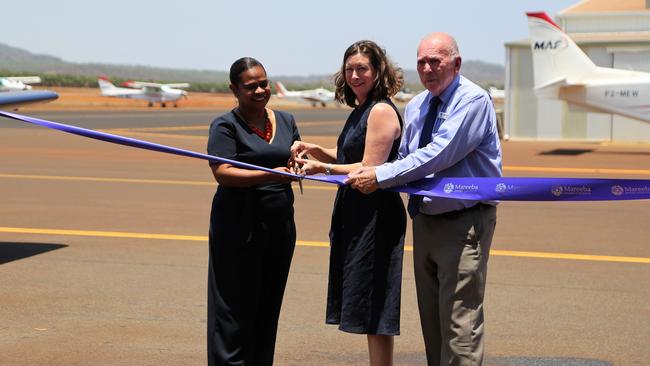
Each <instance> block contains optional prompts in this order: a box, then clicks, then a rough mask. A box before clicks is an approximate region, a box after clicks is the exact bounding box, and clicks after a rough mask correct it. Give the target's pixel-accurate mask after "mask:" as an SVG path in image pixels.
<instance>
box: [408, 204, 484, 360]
mask: <svg viewBox="0 0 650 366" xmlns="http://www.w3.org/2000/svg"><path fill="white" fill-rule="evenodd" d="M495 227H496V207H494V206H490V205H486V204H478V205H476V206H473V207H471V208H466V209H463V210H461V211H455V212H451V213H445V214H440V215H425V214H419V215H417V216H415V218H414V219H413V262H414V266H415V284H416V289H417V299H418V308H419V310H420V322H421V325H422V334H423V336H424V343H425V346H426V353H427V364H428V365H429V366H441V365H453V366H480V365H481V364H482V363H483V297H484V294H485V283H486V275H487V262H488V257H489V254H490V245H491V244H492V236H493V235H494V229H495Z"/></svg>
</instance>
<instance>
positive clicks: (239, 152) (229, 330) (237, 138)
mask: <svg viewBox="0 0 650 366" xmlns="http://www.w3.org/2000/svg"><path fill="white" fill-rule="evenodd" d="M230 83H231V85H230V89H231V90H232V92H233V94H234V95H235V97H236V98H237V101H238V104H239V105H238V107H237V108H235V109H233V110H232V111H230V112H228V113H226V114H224V115H222V116H219V117H217V119H215V120H214V122H212V125H211V126H210V137H209V140H208V153H209V154H210V155H215V156H220V157H223V158H228V159H232V160H237V161H242V162H246V163H251V164H255V165H261V166H264V167H267V168H273V169H276V170H280V171H285V172H289V169H288V168H287V167H286V165H287V162H288V160H289V158H290V151H289V149H290V148H291V145H292V144H293V143H294V142H295V141H297V140H299V139H300V136H299V134H298V129H297V127H296V123H295V121H294V118H293V116H292V115H291V114H288V113H285V112H279V111H273V110H270V109H268V108H266V104H267V102H268V101H269V98H270V96H271V88H270V84H269V81H268V79H267V77H266V71H265V69H264V67H263V66H262V64H260V63H259V62H258V61H257V60H255V59H253V58H250V57H246V58H242V59H239V60H237V61H235V63H233V65H232V66H231V68H230ZM211 168H212V172H213V174H214V177H215V179H216V180H217V182H218V183H219V187H218V188H217V192H216V194H215V196H214V200H213V201H212V212H211V215H210V236H209V241H210V262H209V277H208V365H210V366H212V365H214V366H221V365H242V366H243V365H246V366H248V365H255V366H258V365H272V364H273V353H274V349H275V337H276V333H277V326H278V317H279V315H280V306H281V304H282V296H283V294H284V289H285V285H286V283H287V276H288V274H289V266H290V264H291V257H292V256H293V250H294V247H295V243H296V228H295V224H294V219H293V199H294V198H293V191H292V190H291V179H290V178H287V177H285V176H281V175H277V174H272V173H268V172H263V171H259V170H248V169H242V168H237V167H234V166H232V165H230V164H217V163H211Z"/></svg>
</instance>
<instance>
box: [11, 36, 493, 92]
mask: <svg viewBox="0 0 650 366" xmlns="http://www.w3.org/2000/svg"><path fill="white" fill-rule="evenodd" d="M0 70H2V71H4V72H15V73H36V74H61V75H73V76H86V77H93V78H94V77H97V76H99V75H107V76H110V77H115V78H121V79H137V80H151V81H161V82H165V81H168V82H181V81H182V82H189V83H227V81H228V72H226V71H213V70H189V69H172V68H162V67H150V66H141V65H117V64H103V63H77V62H68V61H64V60H62V59H60V58H58V57H54V56H50V55H39V54H34V53H31V52H29V51H26V50H23V49H20V48H16V47H12V46H9V45H6V44H3V43H0ZM461 72H462V74H463V75H465V76H466V77H468V78H469V79H471V80H472V81H474V82H475V83H477V84H479V85H481V86H484V87H485V86H488V85H496V86H499V87H502V86H503V84H504V75H505V71H504V67H503V66H502V65H497V64H491V63H487V62H483V61H465V62H463V66H462V70H461ZM271 77H272V78H273V79H278V80H282V81H284V82H285V83H286V84H287V85H288V86H293V87H297V86H301V85H303V86H314V85H316V86H318V85H322V86H325V87H327V86H330V87H331V85H332V81H331V75H329V74H321V75H309V76H297V75H271ZM404 78H405V83H406V85H407V86H409V87H411V88H412V89H421V88H422V87H421V86H420V79H419V77H418V75H417V72H416V71H415V70H404Z"/></svg>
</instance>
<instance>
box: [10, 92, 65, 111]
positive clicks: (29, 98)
mask: <svg viewBox="0 0 650 366" xmlns="http://www.w3.org/2000/svg"><path fill="white" fill-rule="evenodd" d="M58 97H59V95H58V94H57V93H55V92H52V91H49V90H24V91H15V92H4V93H0V107H2V108H7V107H17V106H19V105H23V104H28V103H37V102H44V101H50V100H54V99H56V98H58Z"/></svg>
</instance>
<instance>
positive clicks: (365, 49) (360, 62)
mask: <svg viewBox="0 0 650 366" xmlns="http://www.w3.org/2000/svg"><path fill="white" fill-rule="evenodd" d="M335 83H336V99H337V100H338V101H339V102H341V103H346V104H347V105H349V106H351V107H354V110H353V111H352V113H351V114H350V116H349V117H348V119H347V121H346V123H345V127H343V131H342V132H341V134H340V136H339V138H338V142H337V147H336V148H335V149H325V148H323V147H321V146H319V145H316V144H310V143H307V142H299V141H298V142H295V143H294V144H293V146H292V148H291V153H292V157H293V159H294V161H295V162H296V163H297V164H298V165H302V170H303V172H304V173H305V174H316V173H325V174H347V173H350V172H351V171H353V170H355V169H357V168H359V167H361V166H365V165H370V166H375V165H380V164H382V163H384V162H386V161H391V160H394V159H395V158H396V157H397V150H398V147H399V143H400V136H401V130H402V119H401V117H400V115H399V112H398V111H397V108H396V107H395V105H394V104H393V103H392V102H391V101H390V99H389V98H390V97H391V96H393V95H394V94H395V93H397V92H398V91H399V89H400V87H401V85H402V75H401V72H400V70H399V69H396V68H395V67H394V66H393V65H392V64H391V63H390V61H389V60H388V58H387V56H386V53H385V51H384V50H383V49H381V48H380V47H379V46H378V45H377V44H375V43H374V42H372V41H359V42H356V43H354V44H353V45H351V46H350V47H349V48H348V49H347V50H346V51H345V54H344V56H343V64H342V66H341V70H340V71H339V72H338V73H337V74H336V75H335ZM305 154H308V155H309V156H310V157H311V159H309V160H307V159H304V158H303V157H304V155H305ZM405 230H406V214H405V212H404V205H403V203H402V200H401V198H400V196H399V194H398V193H394V192H388V191H381V190H379V191H377V192H375V193H373V194H370V195H365V194H362V193H361V192H359V191H357V190H354V189H352V187H350V186H342V187H339V189H338V192H337V194H336V201H335V203H334V212H333V215H332V225H331V229H330V242H331V251H330V272H329V286H328V293H327V318H326V322H327V323H328V324H339V329H340V330H342V331H345V332H350V333H358V334H367V337H368V350H369V353H370V364H371V365H373V366H375V365H392V361H393V337H392V336H394V335H398V334H399V317H400V291H401V281H402V256H403V250H404V231H405Z"/></svg>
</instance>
